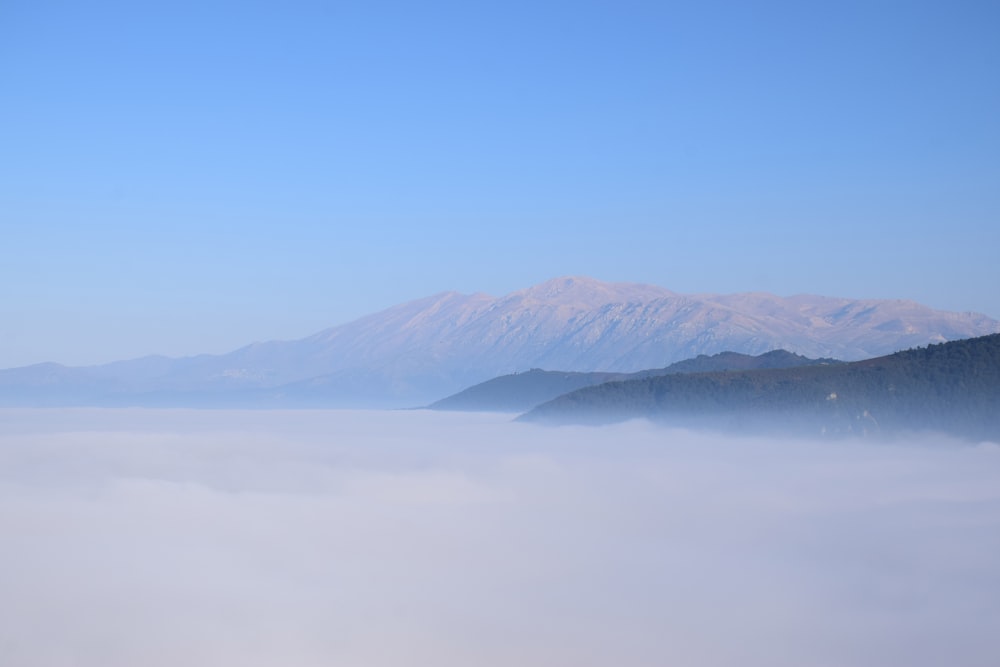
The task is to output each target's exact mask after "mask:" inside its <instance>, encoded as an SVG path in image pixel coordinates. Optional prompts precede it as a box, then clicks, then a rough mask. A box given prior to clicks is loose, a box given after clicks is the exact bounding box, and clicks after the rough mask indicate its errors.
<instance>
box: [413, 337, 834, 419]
mask: <svg viewBox="0 0 1000 667" xmlns="http://www.w3.org/2000/svg"><path fill="white" fill-rule="evenodd" d="M839 363H843V362H840V361H837V360H835V359H809V358H808V357H803V356H800V355H798V354H793V353H791V352H787V351H785V350H773V351H771V352H766V353H764V354H761V355H759V356H756V357H754V356H751V355H749V354H739V353H738V352H720V353H719V354H713V355H712V356H708V355H704V354H701V355H698V356H697V357H695V358H694V359H686V360H684V361H678V362H677V363H674V364H671V365H669V366H667V367H666V368H656V369H653V370H648V371H639V372H637V373H596V372H595V373H569V372H564V371H543V370H541V369H538V368H533V369H531V370H530V371H527V372H525V373H514V374H512V375H502V376H500V377H496V378H493V379H492V380H487V381H486V382H482V383H480V384H477V385H475V386H472V387H469V388H468V389H464V390H462V391H460V392H458V393H457V394H453V395H452V396H449V397H447V398H443V399H441V400H440V401H438V402H436V403H432V404H431V405H429V406H428V408H430V409H431V410H478V411H486V412H489V411H497V412H523V411H524V410H528V409H530V408H532V407H534V406H536V405H539V404H540V403H544V402H545V401H550V400H552V399H553V398H555V397H557V396H561V395H562V394H566V393H569V392H571V391H575V390H577V389H580V388H582V387H590V386H593V385H596V384H601V383H604V382H611V381H614V380H630V379H637V378H644V377H653V376H658V375H667V374H670V373H705V372H708V371H727V370H744V369H749V368H789V367H794V366H806V365H811V364H839Z"/></svg>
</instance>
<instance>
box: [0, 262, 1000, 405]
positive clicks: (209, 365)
mask: <svg viewBox="0 0 1000 667" xmlns="http://www.w3.org/2000/svg"><path fill="white" fill-rule="evenodd" d="M995 332H1000V322H998V321H996V320H993V319H990V318H988V317H986V316H983V315H978V314H975V313H947V312H941V311H934V310H931V309H929V308H927V307H925V306H921V305H919V304H915V303H912V302H906V301H871V300H862V301H857V300H849V299H834V298H828V297H812V296H796V297H790V298H781V297H776V296H773V295H767V294H737V295H722V296H720V295H711V294H702V295H682V294H676V293H674V292H671V291H669V290H667V289H664V288H661V287H655V286H650V285H636V284H630V283H603V282H600V281H596V280H593V279H590V278H559V279H555V280H550V281H548V282H545V283H542V284H540V285H536V286H534V287H530V288H528V289H524V290H519V291H517V292H512V293H511V294H508V295H506V296H503V297H492V296H489V295H486V294H472V295H463V294H458V293H455V292H446V293H442V294H437V295H434V296H430V297H427V298H424V299H419V300H416V301H412V302H408V303H404V304H400V305H398V306H394V307H392V308H389V309H387V310H384V311H381V312H379V313H375V314H372V315H369V316H367V317H363V318H361V319H358V320H356V321H354V322H350V323H347V324H343V325H341V326H337V327H333V328H330V329H327V330H324V331H321V332H319V333H317V334H315V335H313V336H309V337H307V338H303V339H301V340H296V341H271V342H263V343H254V344H252V345H248V346H246V347H243V348H241V349H239V350H236V351H234V352H231V353H229V354H223V355H200V356H196V357H187V358H182V359H166V358H163V357H147V358H144V359H138V360H131V361H123V362H116V363H114V364H107V365H104V366H95V367H89V368H86V369H67V371H66V373H65V374H66V375H67V381H71V382H72V383H76V387H75V389H74V390H73V392H71V394H66V396H67V398H66V399H65V401H66V402H68V403H69V404H103V403H107V402H112V403H114V404H121V403H122V402H125V403H127V404H142V401H143V400H145V399H143V398H141V397H143V396H147V397H149V396H156V397H159V398H158V399H157V400H160V399H162V400H166V401H167V402H168V403H169V402H170V401H172V400H173V401H175V402H177V403H178V404H192V405H198V404H201V402H203V401H208V402H211V401H212V400H214V399H213V398H212V397H222V396H226V397H228V398H226V400H227V401H228V400H230V399H231V398H232V397H233V396H237V395H245V396H253V401H254V404H275V405H296V404H300V403H303V404H309V405H335V406H336V405H371V406H407V405H416V404H421V403H427V402H430V401H432V400H434V399H436V398H438V397H441V396H446V395H448V394H451V393H454V392H456V391H458V390H460V389H461V388H463V387H468V386H470V385H473V384H475V383H478V382H482V381H484V380H487V379H489V378H492V377H496V376H499V375H504V374H509V373H513V372H518V371H523V370H525V369H528V368H544V367H547V368H561V369H565V370H566V371H601V372H635V371H639V370H642V369H647V368H660V367H663V366H666V365H668V364H670V363H673V362H676V361H679V360H682V359H687V358H691V357H695V356H697V355H699V354H706V355H710V354H716V353H719V352H723V351H726V350H733V351H736V352H740V353H743V354H750V355H757V354H761V353H763V352H767V351H770V350H774V349H778V348H782V349H786V350H789V351H791V352H795V353H797V354H802V355H805V356H808V357H814V358H815V357H834V358H838V359H848V360H850V359H860V358H865V357H871V356H875V355H879V354H886V353H888V352H892V351H894V350H897V349H902V348H907V347H912V346H914V345H924V344H927V343H929V342H940V341H944V340H952V339H958V338H968V337H970V336H978V335H983V334H987V333H995ZM33 372H34V371H30V370H29V369H11V370H6V371H0V401H3V402H5V403H10V402H11V401H15V402H16V401H22V402H23V401H25V400H26V399H25V397H26V396H27V395H28V394H26V393H25V392H24V391H23V388H24V387H25V386H28V385H31V384H32V381H31V380H30V378H27V377H26V375H31V374H32V373H33ZM68 376H72V378H69V377H68ZM26 383H27V384H26ZM36 384H37V383H36ZM49 390H51V395H52V396H56V395H62V394H60V392H59V390H58V388H57V387H56V385H51V384H50V385H49ZM29 393H30V392H29ZM171 397H174V398H171ZM248 400H249V399H248ZM28 402H30V401H28ZM157 404H160V403H157Z"/></svg>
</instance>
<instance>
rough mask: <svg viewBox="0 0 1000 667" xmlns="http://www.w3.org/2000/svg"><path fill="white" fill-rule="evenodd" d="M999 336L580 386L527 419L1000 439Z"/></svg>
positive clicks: (524, 416)
mask: <svg viewBox="0 0 1000 667" xmlns="http://www.w3.org/2000/svg"><path fill="white" fill-rule="evenodd" d="M998 405H1000V335H998V334H994V335H991V336H983V337H979V338H973V339H968V340H961V341H954V342H949V343H941V344H938V345H930V346H928V347H926V348H918V349H913V350H907V351H904V352H898V353H896V354H892V355H888V356H884V357H878V358H874V359H868V360H865V361H858V362H854V363H849V364H841V365H832V366H831V365H827V366H802V367H798V368H788V369H766V370H751V371H736V372H724V373H722V372H715V373H700V374H694V375H664V376H658V377H648V378H644V379H639V380H628V381H624V382H609V383H605V384H602V385H598V386H593V387H587V388H584V389H579V390H577V391H574V392H571V393H569V394H565V395H563V396H560V397H558V398H556V399H554V400H552V401H549V402H548V403H544V404H542V405H540V406H538V407H536V408H535V409H533V410H531V411H530V412H528V413H527V414H525V415H523V416H522V417H521V419H524V420H526V421H542V422H556V423H567V422H570V423H577V422H587V423H605V422H609V421H619V420H624V419H631V418H636V417H647V418H652V419H657V420H663V421H667V422H671V423H675V424H682V425H709V426H712V427H716V428H721V427H730V428H735V429H737V430H744V431H748V432H758V431H794V432H802V431H804V432H811V433H815V434H820V433H827V434H865V433H875V432H881V433H893V432H900V431H911V430H933V431H944V432H948V433H952V434H955V435H959V436H962V437H966V438H985V439H993V440H996V441H1000V410H998V409H997V406H998Z"/></svg>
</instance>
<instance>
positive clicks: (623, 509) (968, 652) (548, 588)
mask: <svg viewBox="0 0 1000 667" xmlns="http://www.w3.org/2000/svg"><path fill="white" fill-rule="evenodd" d="M0 540H2V541H0V664H2V665H12V666H17V667H36V666H37V667H40V666H46V667H48V666H52V667H65V666H71V667H77V666H86V667H134V666H135V665H142V666H143V667H160V666H163V667H167V666H169V667H174V666H176V665H186V666H195V667H199V666H206V667H207V666H213V667H216V666H220V665H240V666H241V667H255V666H258V665H261V666H262V665H268V666H270V665H281V666H283V667H285V666H288V667H312V666H320V665H322V666H324V667H327V666H330V665H337V666H340V667H353V666H358V667H381V666H403V665H406V666H410V665H428V666H434V667H450V666H455V667H459V666H461V667H468V666H470V665H475V666H476V667H492V666H509V665H518V666H519V667H533V666H538V667H543V666H544V667H559V666H563V665H565V666H571V667H587V666H591V665H593V666H602V667H604V666H607V665H627V666H629V667H643V666H646V665H649V666H653V665H656V666H662V665H698V666H703V667H705V666H707V667H712V666H723V665H724V666H733V667H737V666H738V667H754V666H760V667H782V666H788V667H809V666H814V665H815V666H830V667H835V666H845V665H849V666H852V667H864V666H868V665H871V666H873V667H874V666H878V667H882V666H884V665H906V666H907V667H919V666H922V665H927V666H934V667H938V666H940V665H963V666H964V667H975V666H978V665H982V666H984V667H985V666H987V665H989V666H990V667H993V666H995V665H996V664H997V663H996V660H997V656H1000V633H998V631H997V629H998V628H1000V557H998V556H1000V447H998V446H997V445H994V444H989V443H981V444H968V443H958V442H954V441H946V440H940V439H932V438H928V439H924V440H914V441H906V442H899V443H896V444H884V443H883V444H878V443H873V442H863V441H855V442H803V441H797V440H777V441H775V440H767V439H754V438H731V437H722V436H718V435H710V434H703V433H693V432H689V431H681V430H670V429H664V428H662V427H656V426H653V425H650V424H647V423H643V422H633V423H627V424H620V425H617V426H612V427H603V428H592V427H586V428H585V427H579V428H577V427H560V428H550V427H542V426H537V425H531V424H521V423H512V422H511V421H510V415H484V414H462V413H436V412H427V411H398V412H365V411H222V410H219V411H196V410H96V409H86V410H0Z"/></svg>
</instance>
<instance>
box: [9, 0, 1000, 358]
mask: <svg viewBox="0 0 1000 667" xmlns="http://www.w3.org/2000/svg"><path fill="white" fill-rule="evenodd" d="M998 34H1000V5H998V4H997V3H995V2H961V1H958V2H950V3H942V2H916V1H911V2H882V1H879V0H869V1H867V2H840V3H801V2H698V3H693V2H691V3H671V2H628V1H618V2H548V3H546V2H516V1H515V2H502V3H501V2H497V3H468V2H453V3H446V2H420V3H401V2H399V3H397V2H371V1H369V2H356V3H346V2H345V3H334V2H331V3H321V2H281V3H278V2H272V3H253V2H240V3H236V2H232V3H224V2H198V3H184V2H175V3H133V2H121V3H115V2H100V1H95V2H88V3H69V2H65V3H60V2H46V1H44V0H41V1H39V0H35V1H32V2H19V1H17V0H8V1H6V2H4V3H0V233H2V234H0V238H2V245H0V257H2V261H0V366H14V365H21V364H27V363H34V362H39V361H45V360H54V361H60V362H64V363H72V364H83V363H96V362H102V361H109V360H113V359H119V358H124V357H132V356H139V355H142V354H146V353H164V354H170V355H182V354H192V353H196V352H223V351H227V350H229V349H233V348H235V347H238V346H240V345H242V344H245V343H248V342H250V341H252V340H260V339H269V338H294V337H299V336H304V335H307V334H309V333H312V332H314V331H316V330H319V329H322V328H324V327H327V326H331V325H335V324H339V323H342V322H345V321H348V320H350V319H353V318H355V317H357V316H360V315H363V314H366V313H368V312H372V311H374V310H378V309H381V308H383V307H386V306H389V305H392V304H394V303H398V302H401V301H405V300H409V299H413V298H417V297H421V296H425V295H428V294H431V293H435V292H439V291H444V290H452V289H454V290H458V291H463V292H473V291H484V292H489V293H494V294H502V293H505V292H508V291H511V290H514V289H519V288H522V287H526V286H529V285H531V284H534V283H537V282H540V281H543V280H545V279H548V278H552V277H555V276H559V275H567V274H576V275H590V276H593V277H596V278H600V279H604V280H623V281H635V282H650V283H655V284H659V285H663V286H665V287H668V288H671V289H674V290H677V291H680V292H696V291H714V292H736V291H757V290H762V291H770V292H774V293H777V294H781V295H790V294H796V293H802V292H810V293H819V294H828V295H834V296H850V297H886V298H908V299H914V300H917V301H921V302H924V303H927V304H928V305H931V306H934V307H938V308H943V309H952V310H977V311H980V312H985V313H986V314H989V315H992V316H994V317H1000V289H998V287H1000V262H998V261H997V249H998V248H1000V77H998V76H997V72H1000V39H997V35H998Z"/></svg>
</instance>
